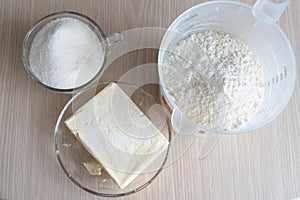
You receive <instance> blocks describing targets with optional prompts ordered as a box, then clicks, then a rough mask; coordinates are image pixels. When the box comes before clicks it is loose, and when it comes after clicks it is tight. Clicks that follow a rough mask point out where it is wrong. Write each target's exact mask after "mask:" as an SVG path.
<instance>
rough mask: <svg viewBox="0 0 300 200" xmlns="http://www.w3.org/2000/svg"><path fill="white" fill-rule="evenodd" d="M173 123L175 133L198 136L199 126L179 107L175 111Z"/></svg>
mask: <svg viewBox="0 0 300 200" xmlns="http://www.w3.org/2000/svg"><path fill="white" fill-rule="evenodd" d="M171 123H172V127H173V129H174V131H175V133H177V134H180V135H195V134H197V124H196V123H195V122H194V121H192V120H190V119H189V118H187V117H186V116H185V115H184V114H183V113H182V112H181V111H180V110H179V109H178V108H177V107H175V108H174V109H173V112H172V116H171Z"/></svg>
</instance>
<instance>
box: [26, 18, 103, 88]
mask: <svg viewBox="0 0 300 200" xmlns="http://www.w3.org/2000/svg"><path fill="white" fill-rule="evenodd" d="M103 62H104V52H103V49H102V46H101V42H100V40H99V38H98V37H97V35H96V33H95V32H94V31H93V30H92V29H90V28H89V26H88V25H86V24H85V23H83V22H81V21H79V20H77V19H73V18H68V17H66V18H59V19H55V20H52V21H50V22H49V23H47V24H46V25H44V26H43V27H42V28H41V30H39V32H38V33H37V34H36V36H35V38H34V39H33V42H32V46H31V49H30V53H29V64H30V67H31V70H32V72H33V73H34V74H35V75H36V76H37V78H38V79H39V80H40V81H41V82H42V83H44V84H45V85H48V86H50V87H54V88H59V89H70V88H75V87H79V86H81V85H83V84H85V83H87V82H88V81H90V80H91V79H92V78H93V77H94V76H95V75H96V74H97V72H98V71H99V70H100V68H101V67H102V64H103Z"/></svg>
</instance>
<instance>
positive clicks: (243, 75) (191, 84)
mask: <svg viewBox="0 0 300 200" xmlns="http://www.w3.org/2000/svg"><path fill="white" fill-rule="evenodd" d="M171 52H172V53H170V54H169V55H168V56H167V57H166V59H165V61H164V63H163V66H162V72H163V73H162V74H163V76H162V80H163V83H164V84H165V86H166V87H167V90H168V92H169V94H170V95H171V96H172V98H173V101H174V102H175V104H176V105H177V106H178V107H179V109H180V110H181V111H182V112H183V113H185V115H186V116H188V117H189V118H190V119H192V120H193V121H195V122H197V123H198V124H201V125H204V126H206V127H210V128H213V129H217V130H233V129H235V128H238V127H241V126H243V125H245V124H246V123H247V122H249V121H250V120H251V119H252V118H253V117H254V116H255V114H256V113H257V111H258V108H259V105H260V103H261V102H262V99H263V94H264V79H263V70H262V66H261V64H260V62H259V61H258V60H257V58H256V56H255V54H254V52H253V51H252V50H250V49H249V47H248V46H247V45H246V44H245V43H244V42H242V41H241V40H239V39H237V38H235V37H233V36H232V35H230V34H227V33H224V32H221V31H212V30H209V31H203V32H199V33H195V34H192V35H190V36H188V37H186V38H184V39H183V40H181V41H180V42H179V43H178V44H177V45H176V46H175V47H174V48H173V49H172V50H171Z"/></svg>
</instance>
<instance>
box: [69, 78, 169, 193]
mask: <svg viewBox="0 0 300 200" xmlns="http://www.w3.org/2000/svg"><path fill="white" fill-rule="evenodd" d="M65 124H66V126H67V127H68V128H69V129H70V130H71V131H72V132H73V134H74V135H75V136H76V138H77V139H78V140H79V141H80V142H81V143H82V145H83V146H84V147H85V148H86V150H87V151H88V152H89V153H90V154H91V155H92V156H93V157H94V158H95V159H96V160H97V161H98V162H99V163H101V165H102V166H103V168H104V169H105V170H106V171H107V172H108V174H109V175H110V176H111V177H112V179H113V180H114V181H115V182H116V183H117V184H118V185H119V187H120V188H121V189H123V188H124V187H126V186H127V185H128V184H129V183H130V182H132V181H133V180H134V179H135V178H136V177H137V176H138V175H139V174H140V173H142V172H143V171H144V170H145V169H146V168H147V167H149V165H150V164H153V163H154V161H155V160H156V159H157V158H158V157H159V156H161V155H164V154H162V153H163V152H166V150H167V147H168V144H169V142H168V140H167V139H166V138H165V137H164V136H163V135H162V133H161V132H160V131H159V130H158V129H157V128H156V126H155V125H154V124H152V122H151V121H150V120H149V119H148V118H147V117H146V116H145V115H144V113H143V112H142V111H141V110H140V109H139V108H138V107H137V106H136V105H135V103H134V102H132V100H131V99H130V98H129V97H128V96H127V95H126V93H125V92H124V91H123V90H122V89H121V88H120V87H119V86H118V85H117V84H116V83H111V84H109V85H108V86H107V87H105V88H104V89H103V90H101V91H100V92H99V93H98V94H97V95H96V96H94V97H93V98H92V99H91V100H89V101H88V102H87V103H86V104H84V105H83V106H82V107H81V108H79V109H78V110H77V111H76V112H75V113H74V114H73V115H72V116H71V117H69V118H68V119H67V120H66V121H65ZM151 166H152V165H151Z"/></svg>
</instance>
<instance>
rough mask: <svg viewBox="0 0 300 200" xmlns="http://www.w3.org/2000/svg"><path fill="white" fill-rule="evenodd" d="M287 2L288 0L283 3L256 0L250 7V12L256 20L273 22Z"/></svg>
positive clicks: (276, 19)
mask: <svg viewBox="0 0 300 200" xmlns="http://www.w3.org/2000/svg"><path fill="white" fill-rule="evenodd" d="M289 2H290V0H287V1H285V2H283V3H274V2H272V1H271V0H257V1H256V3H255V4H254V6H253V8H252V14H253V15H254V17H255V18H256V19H257V20H258V21H262V22H264V23H266V24H275V23H276V22H277V21H278V19H279V17H280V16H281V15H282V13H283V12H284V10H285V9H286V8H287V6H288V5H289Z"/></svg>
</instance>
